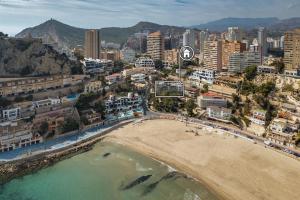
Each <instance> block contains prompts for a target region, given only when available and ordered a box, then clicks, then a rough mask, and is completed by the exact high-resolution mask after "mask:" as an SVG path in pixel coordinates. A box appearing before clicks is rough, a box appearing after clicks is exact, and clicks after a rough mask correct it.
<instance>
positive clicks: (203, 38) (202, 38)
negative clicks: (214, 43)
mask: <svg viewBox="0 0 300 200" xmlns="http://www.w3.org/2000/svg"><path fill="white" fill-rule="evenodd" d="M208 36H209V34H208V31H201V32H200V33H199V46H200V53H203V51H204V43H205V41H207V40H208Z"/></svg>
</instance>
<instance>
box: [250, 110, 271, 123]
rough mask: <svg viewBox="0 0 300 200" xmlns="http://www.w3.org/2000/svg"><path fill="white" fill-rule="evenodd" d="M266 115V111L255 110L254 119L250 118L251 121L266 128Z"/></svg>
mask: <svg viewBox="0 0 300 200" xmlns="http://www.w3.org/2000/svg"><path fill="white" fill-rule="evenodd" d="M266 113H267V111H265V110H253V112H252V117H250V121H251V122H252V123H255V124H257V125H260V126H264V125H265V124H266Z"/></svg>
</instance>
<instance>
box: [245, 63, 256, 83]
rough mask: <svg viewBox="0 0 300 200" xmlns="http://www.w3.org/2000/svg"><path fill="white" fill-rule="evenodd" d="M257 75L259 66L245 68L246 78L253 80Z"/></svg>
mask: <svg viewBox="0 0 300 200" xmlns="http://www.w3.org/2000/svg"><path fill="white" fill-rule="evenodd" d="M256 75H257V66H250V67H247V68H246V69H245V78H246V79H247V80H248V81H252V80H253V79H255V77H256Z"/></svg>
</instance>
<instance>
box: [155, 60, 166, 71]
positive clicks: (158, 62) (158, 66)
mask: <svg viewBox="0 0 300 200" xmlns="http://www.w3.org/2000/svg"><path fill="white" fill-rule="evenodd" d="M154 65H155V68H156V69H158V70H162V69H163V68H164V64H163V61H161V60H155V61H154Z"/></svg>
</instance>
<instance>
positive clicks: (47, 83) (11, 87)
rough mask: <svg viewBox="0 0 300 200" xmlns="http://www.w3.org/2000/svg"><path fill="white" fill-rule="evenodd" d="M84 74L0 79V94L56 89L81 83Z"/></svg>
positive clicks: (84, 76) (18, 93) (19, 93)
mask: <svg viewBox="0 0 300 200" xmlns="http://www.w3.org/2000/svg"><path fill="white" fill-rule="evenodd" d="M86 78H88V76H86V75H55V76H46V77H28V78H20V79H13V80H12V79H9V78H7V79H1V81H0V96H5V97H6V96H18V95H26V94H32V93H36V92H42V91H47V90H51V89H58V88H63V87H68V86H73V85H77V84H79V83H82V82H83V81H84V80H85V79H86Z"/></svg>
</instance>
